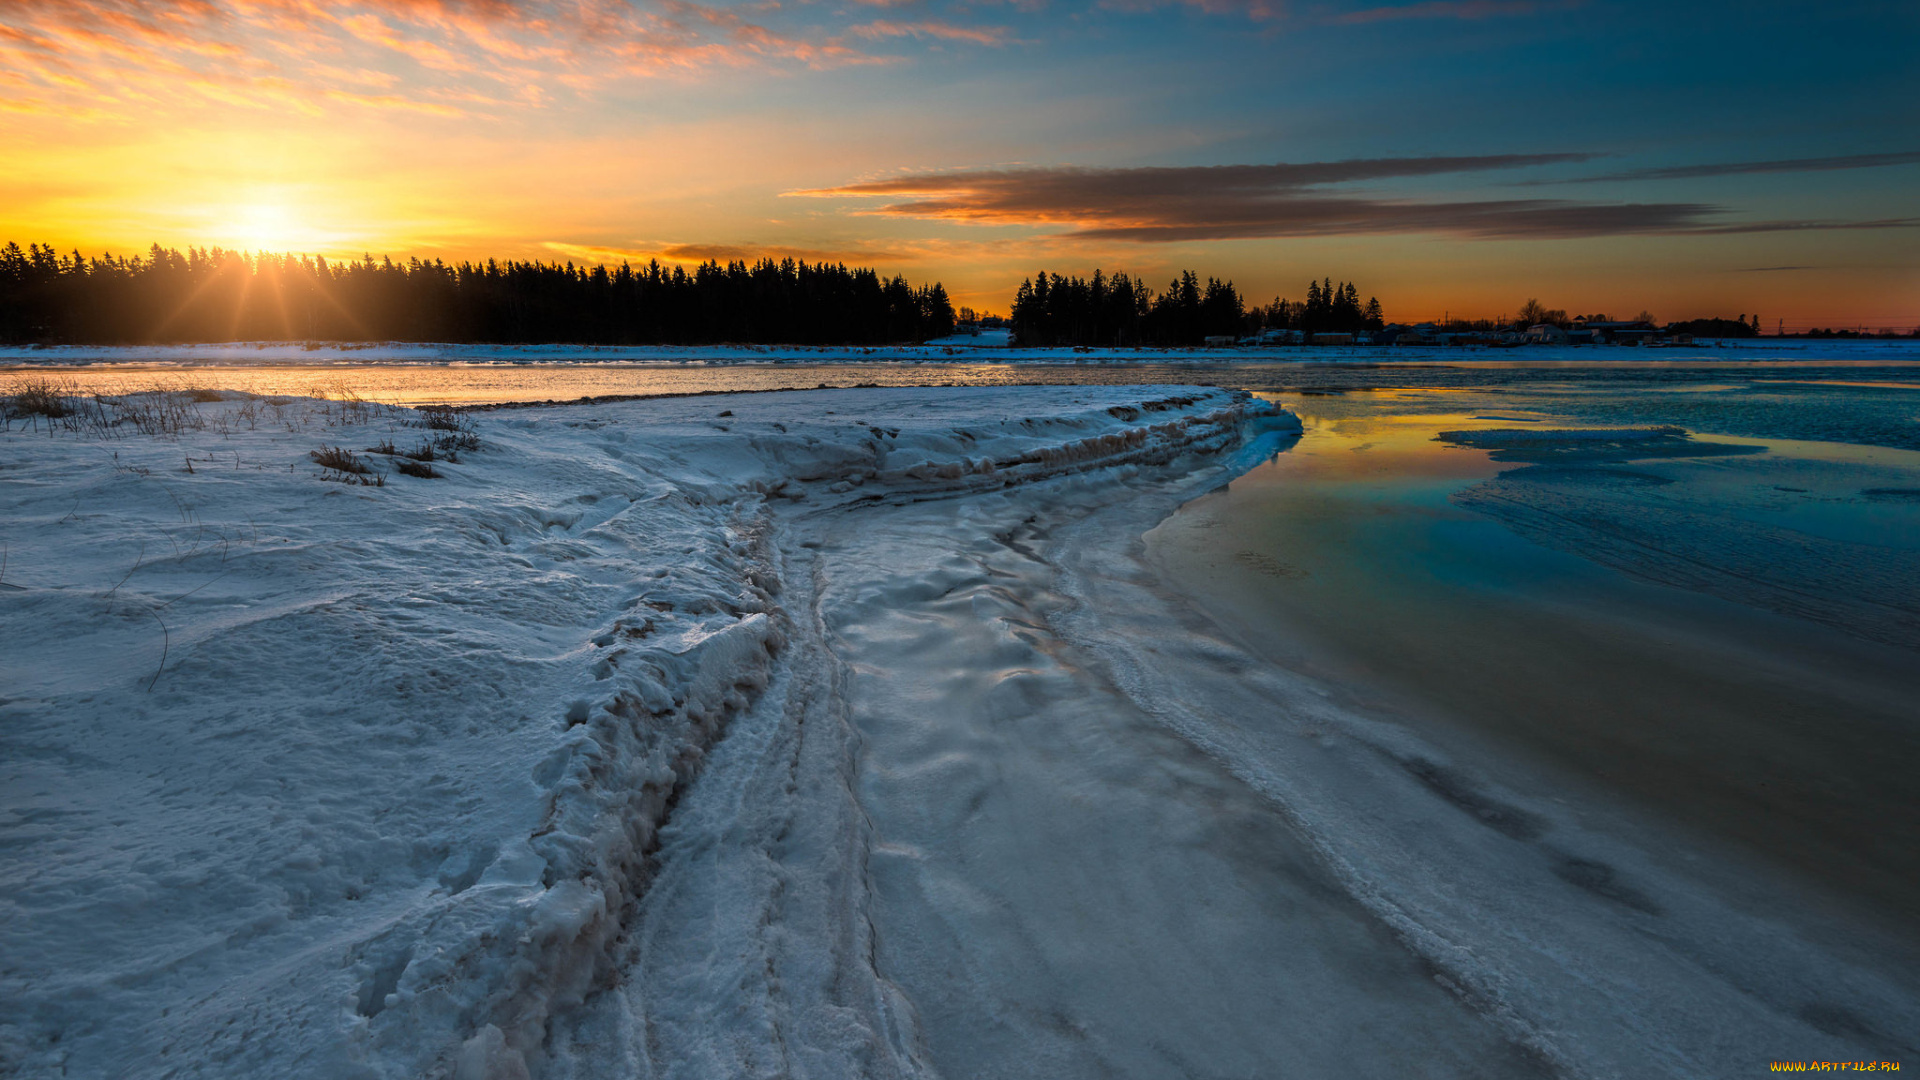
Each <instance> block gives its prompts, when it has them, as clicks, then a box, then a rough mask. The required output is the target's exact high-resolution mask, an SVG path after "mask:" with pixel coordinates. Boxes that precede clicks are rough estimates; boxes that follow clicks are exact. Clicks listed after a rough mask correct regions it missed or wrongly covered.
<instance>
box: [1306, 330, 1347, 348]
mask: <svg viewBox="0 0 1920 1080" xmlns="http://www.w3.org/2000/svg"><path fill="white" fill-rule="evenodd" d="M1313 343H1314V344H1315V345H1351V344H1353V335H1352V334H1338V333H1328V332H1322V333H1318V334H1315V335H1313Z"/></svg>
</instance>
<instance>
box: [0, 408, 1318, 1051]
mask: <svg viewBox="0 0 1920 1080" xmlns="http://www.w3.org/2000/svg"><path fill="white" fill-rule="evenodd" d="M724 405H725V406H726V407H725V408H722V407H721V403H716V402H714V401H711V400H679V401H671V402H658V403H646V404H622V405H609V406H604V407H597V408H579V407H576V408H568V409H551V410H526V411H519V412H515V413H512V414H509V415H499V416H490V417H487V418H486V419H485V420H484V421H483V422H481V424H480V425H479V428H480V430H479V432H478V438H479V440H480V447H479V448H478V449H469V450H467V451H465V452H464V453H461V452H459V451H457V450H456V456H458V458H459V460H458V463H449V462H446V461H444V460H442V461H439V462H437V463H435V464H434V465H433V466H432V467H433V468H434V469H436V470H438V471H439V472H441V473H443V474H444V475H443V476H442V477H441V478H437V479H418V478H414V477H409V476H404V475H401V474H400V473H399V472H398V471H397V469H396V468H395V465H396V464H397V463H398V461H399V460H401V459H397V458H391V457H383V456H380V455H373V454H366V453H359V454H358V456H359V458H360V460H361V461H363V462H365V463H366V466H367V467H368V468H370V469H372V470H374V472H370V473H368V474H365V476H368V477H370V476H373V475H377V474H378V473H385V477H384V484H383V486H379V487H371V486H365V485H363V484H360V483H357V482H328V480H327V479H324V478H323V477H322V475H321V474H322V472H323V470H322V469H321V468H320V467H319V466H318V465H317V464H316V463H315V462H314V461H313V460H311V458H310V455H311V453H312V452H313V451H316V450H320V449H322V448H323V447H326V446H341V447H345V448H346V449H348V450H350V451H355V452H358V451H361V450H362V449H363V448H364V447H369V446H374V445H377V444H383V443H391V444H397V445H396V446H395V448H396V449H400V450H406V449H410V448H412V447H413V446H415V445H417V444H418V443H420V442H421V441H422V440H423V439H426V438H435V437H442V436H443V435H445V433H444V432H436V431H434V430H431V429H422V428H418V427H413V426H408V425H409V424H410V423H413V422H416V421H417V419H418V418H417V417H416V416H414V415H413V414H409V413H406V412H401V411H393V410H387V409H382V408H376V407H366V406H359V405H348V404H342V403H319V402H314V401H310V400H306V399H293V400H286V399H273V400H272V401H266V400H261V399H246V400H229V401H220V402H198V403H195V402H181V403H179V404H178V410H177V415H176V417H175V419H174V421H173V423H174V425H175V428H176V429H175V430H171V431H167V432H165V433H163V434H161V435H158V436H154V435H140V434H133V433H130V432H129V431H128V430H127V425H121V426H120V427H118V428H115V429H113V430H112V432H111V437H108V436H107V435H103V434H101V433H99V432H88V431H84V430H82V431H68V430H49V429H50V428H52V427H53V425H52V424H51V423H50V422H49V421H47V420H46V419H45V418H39V419H38V420H36V421H35V426H34V428H32V429H28V428H27V427H26V426H25V423H24V422H23V421H21V420H18V419H16V420H15V421H14V422H13V427H12V431H11V432H10V433H9V434H7V435H5V436H0V479H3V480H4V485H5V486H4V499H5V513H4V515H0V521H4V524H3V525H0V542H4V543H5V545H6V551H7V556H8V558H7V563H6V566H5V569H4V574H3V576H0V583H3V587H0V638H4V640H5V641H6V643H7V648H6V649H5V650H4V661H3V662H4V665H5V669H4V680H3V684H4V686H5V692H4V700H3V701H0V725H3V726H0V731H3V732H4V739H5V743H6V753H5V755H4V760H5V770H6V775H5V792H6V805H5V812H6V815H7V816H6V819H5V821H6V826H7V830H6V835H7V841H8V843H7V846H6V848H5V859H6V862H7V864H8V865H7V867H6V870H5V873H4V875H0V877H3V878H4V880H5V882H6V885H5V896H4V902H5V905H6V908H7V920H6V930H5V943H4V952H5V955H6V956H7V964H6V970H5V976H4V979H5V983H6V985H5V986H4V989H3V990H0V999H4V1001H5V1003H6V1004H5V1006H4V1010H5V1012H4V1015H0V1033H3V1034H0V1062H4V1063H5V1065H6V1066H7V1067H8V1068H9V1070H17V1071H19V1072H21V1073H23V1074H27V1075H49V1074H55V1073H60V1072H62V1071H63V1070H64V1071H65V1073H66V1074H67V1075H98V1076H107V1075H140V1074H142V1073H144V1072H146V1071H147V1070H149V1069H151V1070H153V1072H152V1074H154V1075H162V1074H166V1073H168V1072H170V1071H172V1070H174V1069H179V1070H181V1071H182V1072H184V1073H189V1074H191V1073H201V1072H213V1073H220V1074H226V1075H249V1074H253V1075H257V1074H258V1073H259V1072H260V1071H262V1070H266V1069H269V1068H271V1069H272V1070H274V1071H279V1072H281V1073H282V1074H283V1075H287V1074H305V1075H339V1074H343V1073H352V1072H355V1071H362V1072H365V1073H366V1074H367V1075H393V1076H403V1075H418V1074H420V1073H421V1072H423V1071H432V1070H434V1069H435V1068H437V1067H442V1066H446V1065H447V1064H448V1063H450V1062H452V1061H453V1060H455V1058H456V1056H457V1055H456V1050H457V1048H459V1047H460V1046H461V1045H462V1044H463V1043H464V1044H466V1045H467V1050H466V1051H464V1053H466V1054H467V1056H468V1057H469V1058H475V1059H476V1060H477V1058H476V1055H477V1056H478V1057H479V1058H484V1057H487V1056H488V1055H491V1056H492V1058H494V1059H499V1060H506V1059H509V1058H514V1057H516V1056H517V1055H518V1054H519V1053H520V1052H522V1051H537V1049H538V1047H539V1046H540V1044H541V1043H542V1042H543V1040H544V1036H545V1027H546V1024H547V1022H548V1020H549V1017H550V1015H551V1013H552V1011H553V1010H554V1009H556V1008H559V1007H563V1006H565V1005H568V1004H571V1003H574V1002H577V1001H579V1000H580V998H581V997H582V995H584V994H586V993H587V992H588V991H590V990H591V989H593V988H595V987H596V986H600V985H603V984H604V983H605V982H606V981H608V980H609V979H610V978H611V977H612V974H613V973H612V972H611V971H610V970H609V968H608V964H609V963H610V962H611V961H610V956H611V952H610V947H611V945H612V944H613V942H614V940H615V938H616V937H617V935H618V934H619V933H620V916H621V914H622V913H623V912H624V911H625V910H626V908H627V906H628V904H629V903H630V902H631V901H632V900H633V898H634V895H635V894H636V891H637V890H638V889H639V888H640V887H641V885H642V884H643V883H644V881H645V879H646V876H647V874H646V871H645V868H644V856H645V853H646V852H647V851H648V850H649V849H651V848H652V847H653V846H654V845H655V843H656V840H657V838H656V836H655V829H656V828H657V826H658V825H659V824H660V823H661V822H662V821H663V820H665V819H666V818H667V816H668V811H669V809H670V806H671V803H672V801H673V800H674V799H675V798H676V797H677V796H678V794H679V793H680V791H681V790H682V789H683V787H684V785H685V783H686V781H687V780H688V779H689V778H690V777H692V776H693V775H694V774H695V773H696V772H697V771H698V768H699V764H700V761H701V758H702V756H703V755H704V754H705V753H706V751H707V750H708V749H709V748H710V747H711V746H712V744H713V743H714V741H715V740H716V739H718V738H719V737H720V736H721V734H722V733H723V732H724V731H725V730H726V726H727V723H728V721H729V720H730V718H732V717H733V716H735V715H736V714H738V713H739V712H740V710H742V709H743V708H745V707H747V705H748V704H749V703H750V702H751V701H752V700H753V699H754V698H755V697H756V695H757V694H758V692H759V691H760V690H761V689H762V688H763V687H764V686H765V685H766V684H767V683H768V681H769V679H770V678H771V677H772V676H773V673H774V671H775V669H776V668H777V666H778V665H779V659H778V657H779V655H780V652H781V646H782V643H783V641H784V640H785V639H786V638H787V637H788V636H789V635H790V632H791V629H790V623H791V621H792V615H791V614H790V613H788V612H786V611H784V610H783V609H782V608H781V606H780V603H779V601H778V600H777V599H776V594H777V593H778V592H779V591H780V589H781V581H780V558H779V555H778V552H777V542H778V535H777V534H778V530H779V525H778V522H779V521H780V520H781V519H783V518H785V517H792V516H794V513H795V512H796V511H804V512H807V513H816V512H821V511H823V510H825V508H827V507H831V506H835V505H853V504H860V503H863V502H870V501H876V500H878V501H884V502H898V501H909V500H911V499H914V498H921V497H930V496H931V497H942V496H946V495H950V494H954V493H959V492H965V491H970V490H981V491H988V490H1000V489H1003V488H1007V487H1009V486H1019V485H1022V484H1026V483H1030V482H1032V481H1036V480H1040V479H1043V478H1047V477H1055V476H1060V475H1066V474H1072V473H1075V472H1078V471H1081V470H1085V469H1102V470H1109V471H1111V470H1114V469H1118V468H1123V467H1140V466H1145V465H1148V464H1152V463H1160V462H1164V461H1167V460H1168V459H1171V458H1174V457H1177V456H1180V455H1185V454H1190V453H1196V452H1211V451H1219V450H1222V449H1225V448H1227V447H1230V446H1233V445H1237V444H1238V443H1239V442H1240V441H1241V440H1242V439H1243V438H1244V437H1245V436H1246V435H1247V433H1248V430H1249V429H1250V428H1252V427H1255V426H1259V425H1260V424H1262V423H1265V424H1269V425H1270V424H1272V423H1274V422H1276V421H1274V420H1262V419H1261V418H1260V414H1262V413H1264V412H1266V411H1267V409H1266V406H1264V405H1263V404H1261V403H1258V402H1254V401H1251V400H1249V399H1247V398H1246V397H1245V396H1244V395H1230V394H1226V393H1223V392H1217V391H1215V392H1195V393H1191V394H1190V395H1189V396H1184V397H1183V396H1180V395H1179V392H1178V391H1169V390H1165V389H1157V390H1150V391H1148V392H1144V393H1143V392H1141V391H1140V390H1137V389H1105V388H1100V389H1093V388H1089V389H1085V390H1074V391H1070V392H1057V393H1050V394H1046V395H1041V396H1036V395H1033V394H1030V393H1023V392H1019V391H972V392H959V393H954V392H946V393H941V392H928V391H921V392H912V391H908V392H897V391H842V392H836V393H815V394H805V393H802V394H788V395H767V396H764V397H738V398H730V399H728V400H727V401H726V402H725V403H724ZM1281 417H1282V419H1285V417H1284V414H1281ZM147 419H148V421H149V422H153V421H154V418H153V417H152V416H151V415H150V416H149V417H148V418H147ZM159 422H161V423H165V422H166V421H165V420H164V418H163V419H161V420H160V421H159ZM182 424H184V427H181V425H182ZM361 478H362V477H356V476H354V475H353V474H346V473H334V474H332V479H334V480H336V481H340V480H358V479H361ZM776 506H779V507H782V508H787V507H792V508H794V509H793V510H782V511H776V510H775V509H774V507H776ZM536 1057H537V1053H536Z"/></svg>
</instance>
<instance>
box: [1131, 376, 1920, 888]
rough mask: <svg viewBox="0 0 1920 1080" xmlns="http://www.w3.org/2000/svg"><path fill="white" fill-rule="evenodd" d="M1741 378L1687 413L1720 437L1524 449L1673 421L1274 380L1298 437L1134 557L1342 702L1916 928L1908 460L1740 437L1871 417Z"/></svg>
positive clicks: (1619, 399) (1918, 778)
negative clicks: (1758, 388) (1306, 392)
mask: <svg viewBox="0 0 1920 1080" xmlns="http://www.w3.org/2000/svg"><path fill="white" fill-rule="evenodd" d="M1729 393H1732V391H1725V390H1721V389H1718V388H1700V389H1699V391H1698V395H1697V396H1698V397H1700V398H1706V399H1712V398H1714V397H1724V396H1726V395H1727V394H1729ZM1740 393H1741V394H1743V395H1745V400H1741V401H1739V402H1738V403H1737V406H1735V407H1728V408H1723V409H1720V410H1719V411H1718V412H1717V413H1712V414H1709V413H1706V412H1695V413H1693V414H1691V415H1690V416H1689V417H1688V418H1689V419H1705V420H1707V422H1708V423H1711V424H1713V426H1715V427H1717V428H1719V429H1720V430H1719V431H1718V432H1715V433H1712V434H1702V433H1700V429H1699V428H1696V429H1695V434H1694V435H1693V436H1692V437H1690V438H1681V439H1675V438H1672V437H1659V438H1651V439H1640V440H1638V441H1627V442H1619V443H1595V442H1594V441H1593V440H1575V441H1568V442H1556V441H1554V440H1552V439H1550V438H1548V439H1542V438H1541V437H1540V436H1541V434H1542V431H1541V429H1567V428H1581V427H1594V426H1601V425H1604V426H1607V427H1618V426H1628V425H1632V426H1653V425H1657V424H1664V423H1671V422H1672V421H1673V419H1674V414H1675V412H1676V410H1675V409H1674V408H1673V407H1672V405H1671V402H1672V400H1673V399H1674V398H1675V397H1676V396H1677V395H1666V394H1663V395H1660V396H1658V397H1655V396H1653V395H1648V394H1645V393H1631V392H1629V393H1623V392H1621V390H1620V389H1619V388H1618V387H1617V386H1611V387H1602V388H1595V387H1592V386H1575V387H1555V388H1551V389H1546V390H1535V391H1532V392H1526V393H1522V392H1517V391H1512V390H1509V391H1505V392H1503V393H1501V395H1500V397H1501V398H1502V400H1501V401H1500V403H1499V406H1498V408H1497V410H1496V409H1487V408H1484V407H1483V406H1482V405H1481V401H1482V400H1483V399H1484V397H1485V395H1483V394H1460V393H1455V392H1451V391H1438V392H1435V391H1395V392H1381V393H1373V394H1367V395H1364V396H1362V395H1346V396H1334V397H1325V396H1319V397H1310V396H1302V395H1276V396H1277V397H1278V398H1279V400H1282V401H1283V402H1285V403H1286V404H1287V405H1288V406H1289V407H1290V408H1292V409H1294V410H1295V411H1296V412H1298V413H1299V414H1300V415H1301V416H1302V418H1303V420H1304V421H1305V423H1306V426H1307V431H1306V433H1305V435H1304V436H1303V437H1302V438H1301V439H1300V440H1299V441H1298V443H1297V444H1295V445H1294V446H1292V447H1290V448H1288V449H1286V450H1285V451H1283V452H1281V453H1279V454H1277V455H1275V456H1274V458H1273V459H1271V460H1270V461H1268V462H1267V463H1265V464H1263V465H1261V466H1259V467H1257V468H1255V469H1253V470H1252V471H1251V472H1249V473H1247V474H1245V475H1243V476H1241V477H1240V478H1238V479H1236V480H1235V481H1234V482H1233V483H1232V484H1230V485H1229V486H1228V487H1227V488H1226V489H1224V490H1222V491H1219V492H1216V493H1214V494H1212V495H1209V496H1207V497H1204V498H1202V499H1199V500H1196V501H1195V502H1193V503H1191V504H1189V505H1188V506H1186V507H1185V508H1183V509H1182V510H1181V511H1180V512H1179V513H1177V514H1175V515H1174V516H1173V517H1172V518H1170V519H1168V520H1167V521H1166V522H1164V523H1163V524H1162V525H1161V526H1160V527H1159V528H1157V529H1155V530H1154V531H1153V532H1151V533H1149V534H1148V546H1149V551H1150V553H1151V555H1152V557H1153V559H1154V560H1155V561H1156V562H1157V564H1158V565H1159V566H1160V567H1161V568H1162V569H1163V570H1164V571H1165V572H1166V573H1167V574H1168V575H1169V577H1170V580H1171V581H1172V582H1173V583H1174V585H1175V586H1176V588H1178V589H1180V590H1182V591H1185V592H1187V593H1189V594H1190V595H1193V596H1195V597H1198V598H1200V601H1201V603H1202V604H1203V606H1205V607H1206V608H1207V609H1208V610H1209V611H1210V612H1211V613H1212V614H1214V615H1215V616H1216V617H1217V618H1220V619H1221V620H1222V621H1223V622H1225V623H1227V624H1228V625H1230V626H1232V627H1233V628H1234V629H1235V630H1236V631H1238V632H1239V633H1240V634H1242V635H1243V636H1244V637H1245V638H1246V639H1247V640H1248V641H1249V642H1251V643H1253V644H1254V646H1255V647H1256V648H1257V649H1258V650H1259V651H1261V652H1263V653H1265V654H1266V655H1267V656H1269V657H1270V658H1272V659H1275V660H1277V661H1279V662H1280V663H1281V664H1282V665H1284V666H1287V667H1289V668H1292V669H1294V670H1299V671H1303V672H1307V673H1309V674H1312V675H1314V676H1317V677H1320V678H1323V679H1325V680H1327V681H1328V683H1329V684H1330V685H1333V686H1336V687H1338V688H1340V692H1341V693H1342V694H1343V695H1344V696H1345V699H1346V701H1347V702H1348V703H1349V704H1350V705H1352V706H1353V707H1355V708H1358V709H1360V710H1362V711H1364V712H1367V713H1369V714H1371V715H1376V716H1382V717H1386V718H1389V719H1391V720H1393V721H1395V722H1399V723H1405V724H1409V725H1411V726H1413V727H1414V728H1415V729H1417V730H1418V731H1420V732H1421V733H1422V735H1423V736H1424V737H1428V738H1433V739H1435V740H1438V741H1439V742H1441V743H1442V744H1444V745H1453V746H1456V747H1461V748H1466V747H1471V748H1472V752H1473V753H1474V754H1475V755H1476V756H1481V755H1491V756H1492V757H1494V758H1495V759H1498V758H1499V757H1500V756H1502V755H1517V756H1518V758H1520V759H1524V760H1526V761H1527V762H1528V763H1529V766H1530V767H1535V768H1539V769H1542V770H1544V772H1542V773H1539V774H1537V775H1541V776H1546V777H1550V779H1548V780H1545V781H1540V780H1536V781H1534V783H1533V787H1534V789H1535V790H1536V791H1541V792H1543V793H1545V794H1552V791H1551V789H1552V788H1554V787H1555V786H1557V785H1562V784H1564V785H1570V786H1573V787H1576V788H1579V789H1582V790H1584V791H1587V792H1589V793H1591V794H1592V795H1594V796H1595V797H1597V798H1600V799H1602V800H1603V801H1605V800H1611V801H1613V802H1615V803H1620V804H1624V805H1626V806H1628V807H1630V808H1631V811H1632V812H1635V813H1643V814H1646V815H1649V816H1650V817H1652V818H1653V819H1656V820H1659V821H1661V822H1665V823H1671V824H1674V825H1677V826H1678V827H1679V828H1680V829H1681V830H1682V831H1684V832H1687V833H1688V834H1690V835H1694V836H1695V837H1697V838H1699V839H1700V841H1701V842H1702V843H1705V844H1708V845H1710V846H1713V845H1722V844H1728V845H1733V846H1735V847H1737V848H1739V849H1741V850H1742V851H1744V852H1748V853H1752V854H1756V855H1758V856H1759V857H1761V858H1762V859H1764V860H1766V861H1768V862H1770V863H1772V864H1775V865H1778V866H1784V867H1790V868H1792V869H1793V870H1794V871H1796V872H1797V873H1798V874H1799V875H1801V877H1802V878H1803V880H1806V881H1817V882H1820V883H1821V887H1822V888H1828V889H1832V890H1835V891H1837V892H1841V893H1845V894H1847V895H1848V896H1849V897H1850V898H1851V900H1852V901H1859V902H1863V903H1864V905H1865V907H1867V908H1871V909H1873V910H1874V911H1876V912H1877V913H1878V914H1877V915H1875V916H1868V917H1871V918H1890V919H1891V920H1893V921H1895V922H1906V923H1908V925H1909V926H1910V925H1911V920H1912V919H1913V917H1914V916H1915V915H1916V914H1920V706H1916V704H1915V702H1920V656H1916V652H1920V499H1915V498H1906V497H1903V496H1902V495H1901V494H1900V493H1902V492H1906V491H1908V490H1912V489H1917V488H1920V453H1916V452H1914V451H1911V450H1903V449H1892V448H1887V447H1871V446H1858V445H1844V444H1839V443H1832V442H1822V441H1817V440H1807V439H1799V440H1785V439H1761V438H1754V437H1751V436H1750V435H1747V434H1743V432H1751V431H1766V430H1792V429H1794V428H1796V427H1806V426H1809V424H1808V421H1809V417H1808V416H1806V415H1799V414H1802V413H1812V414H1813V416H1812V420H1813V424H1812V426H1816V427H1817V426H1819V425H1820V424H1823V423H1826V422H1827V416H1828V414H1844V413H1852V414H1854V415H1861V414H1868V413H1871V412H1872V411H1873V408H1874V406H1875V403H1874V402H1873V401H1871V400H1868V399H1871V398H1872V397H1873V396H1875V395H1882V394H1884V393H1886V391H1884V390H1883V389H1882V388H1880V387H1878V386H1875V387H1863V388H1852V389H1849V390H1846V391H1842V390H1839V389H1837V388H1830V387H1822V388H1809V389H1808V390H1807V391H1806V392H1805V394H1804V395H1803V396H1804V397H1805V398H1813V399H1814V400H1795V399H1794V398H1793V397H1792V396H1791V392H1786V393H1785V394H1782V393H1781V392H1779V391H1774V390H1770V391H1768V392H1767V394H1766V398H1765V400H1764V401H1760V402H1756V401H1755V400H1753V398H1752V395H1751V394H1749V393H1747V392H1746V391H1744V390H1742V391H1740ZM1916 407H1920V403H1917V405H1916ZM1703 426H1704V425H1703ZM1495 430H1498V431H1504V432H1511V433H1513V434H1512V435H1508V436H1500V435H1460V436H1456V437H1455V438H1454V439H1453V440H1451V441H1449V440H1444V439H1441V438H1440V437H1439V436H1440V434H1441V433H1442V432H1456V431H1467V432H1473V431H1480V432H1488V431H1495ZM1528 436H1531V438H1528ZM1463 444H1472V445H1463ZM1523 786H1524V785H1523Z"/></svg>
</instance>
